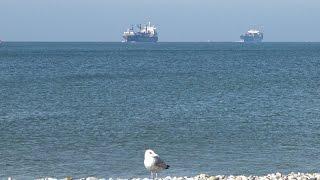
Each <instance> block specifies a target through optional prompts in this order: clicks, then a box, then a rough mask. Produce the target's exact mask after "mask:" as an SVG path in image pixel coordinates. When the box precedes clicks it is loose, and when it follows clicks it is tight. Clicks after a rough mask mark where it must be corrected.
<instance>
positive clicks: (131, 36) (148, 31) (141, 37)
mask: <svg viewBox="0 0 320 180" xmlns="http://www.w3.org/2000/svg"><path fill="white" fill-rule="evenodd" d="M137 27H138V31H135V30H134V28H133V26H131V28H130V29H128V30H127V31H125V32H124V33H123V36H122V37H123V38H124V40H125V42H157V41H158V33H157V28H156V27H155V26H154V25H151V23H150V22H149V23H148V24H147V25H145V26H144V27H142V26H141V24H139V25H137Z"/></svg>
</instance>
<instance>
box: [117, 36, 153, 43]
mask: <svg viewBox="0 0 320 180" xmlns="http://www.w3.org/2000/svg"><path fill="white" fill-rule="evenodd" d="M123 38H124V39H125V41H126V42H157V41H158V37H156V36H155V37H149V36H137V35H136V36H135V35H133V36H123Z"/></svg>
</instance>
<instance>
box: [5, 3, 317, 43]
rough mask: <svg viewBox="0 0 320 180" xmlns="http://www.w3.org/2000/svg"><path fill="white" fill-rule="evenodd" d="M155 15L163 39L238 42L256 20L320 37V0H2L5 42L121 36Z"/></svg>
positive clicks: (273, 31)
mask: <svg viewBox="0 0 320 180" xmlns="http://www.w3.org/2000/svg"><path fill="white" fill-rule="evenodd" d="M149 20H150V21H151V22H152V23H154V24H156V26H157V27H158V30H159V40H160V41H207V40H212V41H238V40H239V36H240V34H241V33H243V32H245V31H246V30H247V29H248V28H250V27H251V26H255V25H257V26H263V30H264V32H265V41H320V0H157V1H156V0H0V39H2V40H5V41H121V40H122V39H121V35H122V33H123V31H125V30H126V29H127V27H129V26H130V25H131V24H138V23H144V22H147V21H149Z"/></svg>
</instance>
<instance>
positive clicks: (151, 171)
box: [151, 171, 154, 179]
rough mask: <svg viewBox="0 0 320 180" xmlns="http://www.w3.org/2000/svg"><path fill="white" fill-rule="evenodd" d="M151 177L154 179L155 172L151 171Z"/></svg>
mask: <svg viewBox="0 0 320 180" xmlns="http://www.w3.org/2000/svg"><path fill="white" fill-rule="evenodd" d="M151 179H154V177H153V172H152V171H151Z"/></svg>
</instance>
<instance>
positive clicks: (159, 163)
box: [154, 156, 168, 169]
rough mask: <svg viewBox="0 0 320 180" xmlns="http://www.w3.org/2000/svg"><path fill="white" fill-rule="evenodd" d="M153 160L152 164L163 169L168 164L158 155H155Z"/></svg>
mask: <svg viewBox="0 0 320 180" xmlns="http://www.w3.org/2000/svg"><path fill="white" fill-rule="evenodd" d="M154 158H155V162H154V164H155V165H156V166H158V167H161V168H163V169H167V168H168V165H167V164H166V163H165V162H164V161H163V160H162V159H161V158H160V157H159V156H155V157H154Z"/></svg>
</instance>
